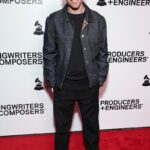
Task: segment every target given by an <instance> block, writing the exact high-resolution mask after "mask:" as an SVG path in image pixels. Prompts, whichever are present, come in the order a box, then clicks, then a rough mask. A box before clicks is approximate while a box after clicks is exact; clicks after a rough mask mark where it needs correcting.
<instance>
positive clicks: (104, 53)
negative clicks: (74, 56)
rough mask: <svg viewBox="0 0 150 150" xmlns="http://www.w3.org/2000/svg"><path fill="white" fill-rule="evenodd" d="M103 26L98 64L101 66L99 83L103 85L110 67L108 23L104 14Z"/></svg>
mask: <svg viewBox="0 0 150 150" xmlns="http://www.w3.org/2000/svg"><path fill="white" fill-rule="evenodd" d="M102 18H103V22H102V28H101V40H100V49H99V56H100V57H99V59H98V66H99V76H98V80H99V85H100V86H103V84H104V82H105V80H106V78H107V74H108V69H109V63H108V61H107V58H108V47H107V24H106V20H105V18H104V17H103V16H102Z"/></svg>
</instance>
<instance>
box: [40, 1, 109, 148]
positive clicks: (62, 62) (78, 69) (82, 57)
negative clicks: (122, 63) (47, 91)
mask: <svg viewBox="0 0 150 150" xmlns="http://www.w3.org/2000/svg"><path fill="white" fill-rule="evenodd" d="M66 1H67V4H66V5H65V6H64V8H62V9H61V10H58V11H56V12H53V13H52V14H50V15H49V16H48V17H47V19H46V23H45V34H44V46H43V61H44V80H45V82H46V83H48V85H49V87H51V88H52V90H53V92H54V104H53V110H54V119H55V126H56V133H55V150H68V143H69V135H70V132H69V130H70V127H71V121H72V115H73V109H74V104H75V101H76V100H77V102H78V105H79V108H80V111H81V116H82V125H83V135H84V139H85V147H86V150H99V144H98V142H99V120H98V113H99V102H98V100H99V87H100V86H102V85H103V83H104V81H105V80H106V77H107V74H108V68H109V65H108V62H107V56H108V54H107V29H106V21H105V18H104V17H103V16H102V15H100V14H99V13H97V12H96V11H94V10H91V9H90V8H89V7H88V6H87V5H86V4H85V2H84V1H83V0H66Z"/></svg>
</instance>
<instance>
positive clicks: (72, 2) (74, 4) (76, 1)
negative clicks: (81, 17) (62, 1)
mask: <svg viewBox="0 0 150 150" xmlns="http://www.w3.org/2000/svg"><path fill="white" fill-rule="evenodd" d="M66 1H67V3H68V5H69V7H71V8H72V9H78V8H79V7H80V6H81V4H82V2H83V0H66Z"/></svg>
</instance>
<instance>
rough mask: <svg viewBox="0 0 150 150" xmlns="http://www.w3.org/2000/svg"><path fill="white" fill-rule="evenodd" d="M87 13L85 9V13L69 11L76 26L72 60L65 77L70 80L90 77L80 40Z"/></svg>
mask: <svg viewBox="0 0 150 150" xmlns="http://www.w3.org/2000/svg"><path fill="white" fill-rule="evenodd" d="M85 14H86V13H85V11H84V13H81V14H71V13H69V12H68V16H69V18H70V19H71V21H72V23H73V26H74V37H73V41H72V49H71V56H70V62H69V66H68V70H67V74H66V77H65V79H69V80H80V79H85V80H87V79H88V76H87V72H86V69H85V64H84V56H83V51H82V45H81V40H80V33H81V28H82V24H83V20H84V18H85Z"/></svg>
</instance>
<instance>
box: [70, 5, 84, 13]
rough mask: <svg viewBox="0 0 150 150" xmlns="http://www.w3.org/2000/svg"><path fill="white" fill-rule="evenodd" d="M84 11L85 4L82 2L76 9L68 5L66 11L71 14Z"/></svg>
mask: <svg viewBox="0 0 150 150" xmlns="http://www.w3.org/2000/svg"><path fill="white" fill-rule="evenodd" d="M84 11H85V6H84V4H83V3H81V5H80V6H79V8H78V9H72V8H71V7H70V6H68V12H69V13H71V14H82V13H83V12H84Z"/></svg>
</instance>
